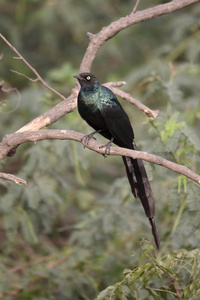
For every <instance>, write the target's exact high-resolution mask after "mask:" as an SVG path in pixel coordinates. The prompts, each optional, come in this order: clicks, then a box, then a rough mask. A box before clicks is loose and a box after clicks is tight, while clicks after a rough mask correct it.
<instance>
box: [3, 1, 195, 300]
mask: <svg viewBox="0 0 200 300" xmlns="http://www.w3.org/2000/svg"><path fill="white" fill-rule="evenodd" d="M166 2H167V1H152V0H149V1H141V3H140V4H139V9H140V10H141V9H144V8H147V7H151V6H154V5H156V4H161V3H166ZM133 6H134V3H133V1H130V0H126V1H124V0H123V1H122V0H117V1H116V0H115V1H114V0H110V1H106V0H101V1H100V0H96V1H93V0H86V1H80V0H60V1H52V0H51V1H50V0H46V1H38V0H30V1H24V0H20V1H12V0H7V1H5V0H1V2H0V28H1V33H2V34H4V35H5V37H6V38H7V39H8V40H9V41H10V42H11V43H12V44H13V45H14V46H15V47H16V48H17V49H18V51H19V52H20V53H21V54H22V55H23V56H24V57H25V58H26V59H27V60H28V61H29V62H30V63H31V64H32V65H33V66H34V67H35V68H36V69H37V71H38V72H39V74H40V75H41V76H43V77H44V79H45V80H46V81H47V82H48V83H49V84H50V85H51V86H53V87H54V88H55V89H57V90H58V91H59V92H61V93H63V94H64V95H66V96H67V95H68V94H69V93H70V91H71V88H72V87H73V86H74V83H75V81H74V78H73V77H72V76H73V75H74V74H77V72H78V68H79V64H80V62H81V59H82V57H83V55H84V52H85V49H86V47H87V44H88V40H87V37H86V32H88V31H89V32H93V33H95V32H98V31H99V30H100V29H101V28H102V27H103V26H106V25H108V24H110V23H111V22H112V21H114V20H117V19H118V18H120V17H121V16H125V15H127V14H129V13H130V11H131V10H132V8H133ZM199 45H200V7H199V5H198V4H196V5H193V6H191V7H188V8H186V9H182V10H180V11H178V12H175V13H173V14H170V15H166V16H162V17H159V18H156V19H152V20H149V21H146V22H143V23H140V24H137V25H135V26H133V27H131V28H128V29H126V30H124V31H122V32H121V33H119V34H118V35H117V36H115V37H114V38H113V39H112V40H110V41H108V42H107V43H106V44H105V45H104V46H103V48H102V49H101V50H100V52H99V53H98V55H97V58H96V60H95V62H94V65H93V69H92V72H93V73H94V74H96V76H97V77H98V78H99V80H100V82H106V81H110V80H113V81H114V80H125V81H126V82H127V84H126V85H125V86H124V87H123V89H124V90H125V91H127V92H129V93H131V94H132V95H133V96H134V97H136V98H138V99H140V100H141V101H142V102H143V103H145V104H146V105H147V106H149V107H151V108H152V109H159V110H160V114H159V116H158V117H157V118H156V119H155V120H153V119H148V118H147V117H146V116H145V115H144V114H143V113H142V112H140V111H138V110H137V109H136V108H135V107H132V106H131V107H130V104H128V103H126V102H125V101H123V100H121V99H120V101H121V103H122V105H123V106H124V107H125V109H126V111H128V114H129V117H130V119H131V122H132V125H133V128H134V131H135V136H136V143H137V145H138V147H139V149H141V150H144V151H148V152H150V153H155V154H157V155H160V156H162V157H165V158H167V159H169V160H172V161H174V162H177V163H181V164H184V165H186V166H187V167H189V168H191V169H192V170H193V171H194V172H197V173H199V169H200V157H199V150H200V139H199V126H200V101H199V100H200V99H199V95H200V84H199V81H200V67H199V62H200V46H199ZM0 53H2V54H3V58H2V60H1V61H0V81H4V82H5V83H4V87H5V88H10V87H16V88H18V90H19V91H20V101H19V99H18V97H17V94H16V93H15V92H13V93H4V92H2V91H1V95H0V96H1V99H0V122H1V123H0V124H1V132H0V136H1V139H2V138H3V136H4V135H5V134H7V133H11V132H14V131H16V130H17V129H18V128H19V127H21V126H23V125H24V124H26V123H27V122H29V121H30V120H32V119H33V118H35V117H36V116H38V115H40V114H42V113H43V112H45V111H46V110H48V109H49V108H50V107H52V106H54V105H55V104H56V103H58V102H59V101H60V99H58V98H57V97H56V96H55V95H53V94H51V93H50V92H49V91H48V90H46V89H44V87H42V86H41V85H40V84H39V83H32V82H30V81H28V80H27V79H26V78H24V77H22V76H19V75H17V74H15V73H12V72H10V69H14V70H18V71H19V72H21V73H25V74H26V75H27V76H30V77H32V78H33V74H32V73H31V71H30V70H29V69H27V67H26V66H24V64H23V63H22V62H20V61H19V60H14V59H13V52H12V51H11V50H10V49H9V48H8V46H7V45H6V44H5V43H4V42H3V41H2V40H1V41H0ZM51 128H57V129H73V130H77V131H80V132H84V133H89V132H90V130H91V129H90V128H89V127H88V125H87V124H86V123H84V122H83V121H82V120H81V119H80V117H79V115H78V113H77V110H75V111H74V112H73V113H71V114H68V115H67V116H65V117H63V118H62V119H61V120H59V121H58V122H57V123H56V124H53V125H51ZM98 139H99V140H101V141H102V142H105V140H103V138H102V139H101V137H98ZM145 165H146V168H147V171H148V174H149V178H150V180H151V185H152V189H153V192H154V196H155V201H156V223H157V226H158V228H159V233H160V237H161V251H160V253H157V252H156V251H155V248H154V244H153V239H152V235H151V230H150V228H149V224H148V220H147V219H146V218H145V217H144V212H143V209H142V207H141V205H140V203H139V201H138V200H136V199H134V198H133V197H132V195H131V193H130V187H129V184H128V181H127V179H126V178H125V172H124V167H123V164H122V160H121V159H120V157H109V158H107V159H106V161H105V160H104V158H103V157H102V156H101V155H98V154H96V153H93V152H91V151H89V150H87V149H83V147H82V145H81V144H76V143H75V142H72V141H43V142H39V143H37V144H36V145H34V144H26V145H22V146H20V147H19V148H18V151H17V155H16V157H14V158H6V159H5V160H4V161H1V167H0V169H1V171H2V172H10V173H13V174H17V175H18V176H20V177H22V178H24V179H26V180H27V181H28V186H26V187H23V186H16V185H14V184H13V183H9V182H6V181H3V180H1V181H0V193H1V199H0V270H1V276H0V299H6V300H10V299H20V300H23V299H34V300H36V299H37V300H46V299H53V300H54V299H59V300H62V299H67V300H68V299H69V300H71V299H77V300H79V299H98V300H99V299H177V298H179V299H181V297H182V299H199V298H198V297H199V295H200V276H199V271H200V252H199V249H198V248H199V244H200V193H199V192H200V190H199V186H198V185H197V184H195V183H194V182H192V181H190V180H188V179H186V178H185V177H183V176H181V175H178V174H176V173H172V172H171V171H169V170H167V169H164V168H161V167H159V166H155V165H151V164H149V163H145Z"/></svg>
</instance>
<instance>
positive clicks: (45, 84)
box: [0, 33, 66, 100]
mask: <svg viewBox="0 0 200 300" xmlns="http://www.w3.org/2000/svg"><path fill="white" fill-rule="evenodd" d="M0 37H1V38H2V40H4V42H5V43H6V44H7V45H8V46H9V47H10V48H11V49H12V50H13V51H14V52H15V53H16V54H17V55H18V57H14V58H15V59H21V60H22V61H23V62H24V63H25V64H26V65H27V67H28V68H29V69H30V70H31V71H32V72H33V73H34V74H35V75H36V79H30V78H29V77H27V76H26V75H24V74H22V73H19V72H17V71H13V70H12V72H15V73H17V74H18V75H22V76H24V77H26V78H28V79H29V80H31V81H33V82H35V81H40V82H41V83H42V84H43V85H44V86H45V87H46V88H48V89H49V90H50V91H52V92H53V93H54V94H56V95H58V96H59V97H60V98H61V99H63V100H66V98H65V96H63V95H62V94H60V93H59V92H57V91H56V90H54V89H53V88H52V87H51V86H49V85H48V84H47V83H46V82H45V81H44V79H43V78H42V77H41V76H40V75H39V73H38V72H37V71H36V70H35V69H34V68H33V67H32V66H31V65H30V64H29V63H28V62H27V60H26V59H25V58H24V57H23V56H22V55H21V54H20V53H19V52H18V51H17V49H16V48H15V47H14V46H13V45H12V44H11V43H10V42H9V41H8V40H7V39H6V38H5V37H4V36H3V35H2V34H1V33H0Z"/></svg>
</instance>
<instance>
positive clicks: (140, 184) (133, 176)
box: [122, 142, 160, 249]
mask: <svg viewBox="0 0 200 300" xmlns="http://www.w3.org/2000/svg"><path fill="white" fill-rule="evenodd" d="M133 149H134V150H137V147H136V145H135V143H134V142H133ZM122 158H123V161H124V164H125V167H126V173H127V176H128V180H129V183H130V186H131V190H132V193H133V195H134V196H135V198H139V199H140V201H141V203H142V205H143V207H144V211H145V214H146V216H147V218H148V219H149V221H150V224H151V228H152V233H153V236H154V239H155V243H156V246H157V248H158V249H160V239H159V235H158V230H157V228H156V225H155V222H154V214H155V202H154V199H153V195H152V190H151V186H150V183H149V179H148V177H147V173H146V170H145V167H144V164H143V161H142V160H141V159H133V158H130V157H127V156H123V157H122Z"/></svg>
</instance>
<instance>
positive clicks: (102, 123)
mask: <svg viewBox="0 0 200 300" xmlns="http://www.w3.org/2000/svg"><path fill="white" fill-rule="evenodd" d="M74 77H75V78H77V79H78V81H79V83H80V85H81V89H80V92H79V95H78V111H79V114H80V115H81V117H82V118H83V119H84V120H85V121H86V122H87V123H88V124H89V125H90V126H91V127H93V128H94V129H95V133H96V132H99V133H100V134H101V135H102V136H104V137H105V138H107V139H108V140H110V143H108V144H107V145H108V147H109V146H110V145H111V142H114V143H115V144H116V145H118V146H120V147H124V148H128V149H134V150H137V147H136V144H135V142H134V133H133V129H132V126H131V123H130V121H129V118H128V116H127V114H126V112H125V111H124V109H123V108H122V106H121V104H120V103H119V101H118V100H117V97H116V96H115V94H114V93H113V92H112V91H111V90H110V89H108V88H107V87H105V86H102V85H101V84H100V83H99V81H98V80H97V78H96V77H95V76H94V75H93V74H91V73H80V74H79V75H75V76H74ZM93 134H94V133H92V134H90V135H88V138H90V137H91V136H92V135H93ZM108 147H107V148H106V151H107V149H108ZM122 159H123V162H124V164H125V167H126V173H127V176H128V180H129V183H130V186H131V189H132V193H133V195H134V196H135V198H139V199H140V201H141V203H142V205H143V207H144V211H145V213H146V216H147V218H148V219H149V221H150V223H151V227H152V233H153V236H154V239H155V243H156V246H157V248H158V249H159V248H160V240H159V235H158V231H157V228H156V225H155V222H154V214H155V203H154V199H153V195H152V190H151V186H150V183H149V180H148V177H147V173H146V170H145V167H144V164H143V161H142V160H141V159H133V158H131V157H127V156H122Z"/></svg>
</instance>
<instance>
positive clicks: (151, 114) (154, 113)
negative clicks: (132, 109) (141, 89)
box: [104, 82, 159, 118]
mask: <svg viewBox="0 0 200 300" xmlns="http://www.w3.org/2000/svg"><path fill="white" fill-rule="evenodd" d="M104 85H105V86H107V87H109V88H110V89H111V90H112V91H113V93H114V94H116V95H118V96H119V97H121V98H122V99H125V100H126V101H128V102H130V103H131V104H133V105H135V106H136V107H137V108H138V109H139V110H141V111H143V112H144V113H145V114H146V115H147V116H148V117H153V118H156V117H157V116H158V114H159V110H152V109H150V108H149V107H147V106H146V105H144V104H143V103H141V102H140V101H139V100H137V99H135V98H133V97H132V96H131V95H130V94H129V93H126V92H124V91H122V90H119V89H117V88H116V87H114V86H113V83H112V82H109V83H105V84H104Z"/></svg>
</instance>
